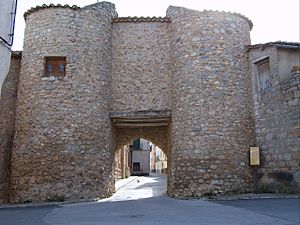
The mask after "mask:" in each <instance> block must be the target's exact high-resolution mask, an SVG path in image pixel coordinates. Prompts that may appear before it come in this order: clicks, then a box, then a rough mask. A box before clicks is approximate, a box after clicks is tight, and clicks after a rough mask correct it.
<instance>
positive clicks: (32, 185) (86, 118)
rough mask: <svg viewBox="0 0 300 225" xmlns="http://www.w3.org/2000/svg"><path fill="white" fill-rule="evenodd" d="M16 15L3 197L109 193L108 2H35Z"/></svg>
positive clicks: (13, 199)
mask: <svg viewBox="0 0 300 225" xmlns="http://www.w3.org/2000/svg"><path fill="white" fill-rule="evenodd" d="M24 16H25V19H26V31H25V40H24V43H25V44H24V51H23V58H22V69H21V75H20V86H19V93H18V107H17V116H16V135H15V143H14V149H13V152H12V165H11V166H12V169H11V171H12V174H11V202H26V201H52V200H64V199H81V198H84V199H88V198H91V197H96V196H98V197H105V196H109V195H111V194H112V192H113V191H114V187H113V181H112V165H110V164H111V163H112V153H111V143H112V141H111V135H112V134H111V125H110V120H109V101H110V90H111V88H110V73H111V72H110V70H111V31H112V25H111V19H112V18H113V17H116V16H117V13H116V11H115V7H114V4H111V3H108V2H101V3H96V4H94V5H89V6H87V7H84V8H81V9H80V8H79V7H76V6H72V7H71V6H68V5H65V6H61V5H49V6H46V5H43V6H41V7H36V8H33V9H31V10H29V11H28V12H27V13H25V15H24ZM56 72H57V74H56Z"/></svg>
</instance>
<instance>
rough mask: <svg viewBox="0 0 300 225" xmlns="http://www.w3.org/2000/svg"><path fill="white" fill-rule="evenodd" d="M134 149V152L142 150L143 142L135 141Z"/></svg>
mask: <svg viewBox="0 0 300 225" xmlns="http://www.w3.org/2000/svg"><path fill="white" fill-rule="evenodd" d="M133 149H134V150H140V149H141V141H140V139H135V140H134V141H133Z"/></svg>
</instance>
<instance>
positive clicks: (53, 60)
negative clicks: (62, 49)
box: [44, 57, 66, 77]
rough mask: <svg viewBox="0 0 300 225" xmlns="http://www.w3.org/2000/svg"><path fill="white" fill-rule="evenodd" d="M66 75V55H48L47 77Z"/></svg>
mask: <svg viewBox="0 0 300 225" xmlns="http://www.w3.org/2000/svg"><path fill="white" fill-rule="evenodd" d="M65 75H66V57H46V65H45V74H44V76H45V77H50V76H53V77H63V76H65Z"/></svg>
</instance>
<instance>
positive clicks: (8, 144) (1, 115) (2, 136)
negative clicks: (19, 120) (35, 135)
mask: <svg viewBox="0 0 300 225" xmlns="http://www.w3.org/2000/svg"><path fill="white" fill-rule="evenodd" d="M20 67H21V54H20V53H13V54H12V57H11V60H10V68H9V72H8V74H7V76H6V78H5V80H4V82H3V86H2V90H1V91H2V94H1V99H0V203H7V202H8V201H9V179H10V162H11V152H12V147H13V139H14V133H15V114H16V101H17V92H18V83H19V74H20Z"/></svg>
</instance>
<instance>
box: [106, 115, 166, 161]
mask: <svg viewBox="0 0 300 225" xmlns="http://www.w3.org/2000/svg"><path fill="white" fill-rule="evenodd" d="M110 117H111V120H112V125H113V129H112V130H113V148H112V150H113V152H112V153H113V155H115V154H117V151H119V150H120V149H122V148H123V147H124V146H125V145H127V144H128V143H130V142H131V141H132V140H135V139H138V138H143V139H146V140H148V141H150V142H152V143H153V144H154V145H156V146H158V147H159V148H160V149H161V150H162V151H163V152H164V154H165V155H166V156H167V158H169V155H170V132H169V130H170V123H171V115H170V112H169V111H155V112H153V111H138V112H131V113H127V114H123V113H121V114H118V113H114V114H111V115H110Z"/></svg>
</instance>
